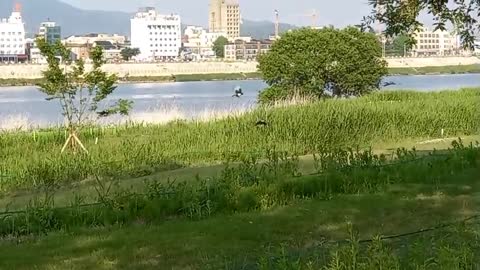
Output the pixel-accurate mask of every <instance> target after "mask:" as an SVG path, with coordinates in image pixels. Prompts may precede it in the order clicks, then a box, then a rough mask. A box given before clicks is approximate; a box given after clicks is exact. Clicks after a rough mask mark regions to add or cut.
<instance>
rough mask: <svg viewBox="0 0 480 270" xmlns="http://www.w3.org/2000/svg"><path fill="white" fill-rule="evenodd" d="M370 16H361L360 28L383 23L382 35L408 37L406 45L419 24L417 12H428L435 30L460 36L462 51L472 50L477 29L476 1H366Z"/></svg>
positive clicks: (478, 11) (478, 7)
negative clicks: (370, 10)
mask: <svg viewBox="0 0 480 270" xmlns="http://www.w3.org/2000/svg"><path fill="white" fill-rule="evenodd" d="M368 1H369V4H370V5H371V6H372V14H370V15H369V16H366V17H364V20H363V23H362V24H361V26H362V28H363V29H366V28H371V27H372V24H373V23H381V24H385V25H386V28H385V31H384V32H385V34H386V35H387V36H390V37H392V36H395V35H398V34H401V33H404V34H408V35H409V37H410V39H409V41H408V42H409V43H410V44H413V43H415V40H414V39H413V38H412V36H413V34H414V33H415V31H417V30H418V29H419V27H421V26H422V25H423V23H422V22H421V21H420V19H419V15H420V14H421V13H428V14H429V15H430V16H431V17H432V18H433V22H434V27H435V29H440V30H446V29H447V28H449V27H451V28H453V29H454V30H455V31H457V33H458V34H459V35H460V37H461V39H462V41H463V42H462V43H463V45H464V47H465V48H472V47H473V45H474V39H475V35H476V34H477V33H478V32H479V30H480V24H479V21H478V20H479V18H480V0H454V1H452V0H450V1H449V0H368Z"/></svg>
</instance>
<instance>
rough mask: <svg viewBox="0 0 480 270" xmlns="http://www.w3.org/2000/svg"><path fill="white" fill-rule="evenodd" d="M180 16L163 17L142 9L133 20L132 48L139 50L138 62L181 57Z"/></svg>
mask: <svg viewBox="0 0 480 270" xmlns="http://www.w3.org/2000/svg"><path fill="white" fill-rule="evenodd" d="M181 27H182V26H181V19H180V16H179V15H174V14H171V15H162V14H159V13H157V11H156V10H155V8H152V7H147V8H141V9H140V10H139V11H138V12H137V13H136V14H135V15H134V16H133V18H132V19H131V35H132V36H131V47H132V48H139V49H140V54H139V55H138V56H136V57H135V59H136V60H137V61H152V60H153V61H155V60H162V61H171V60H174V59H176V58H178V57H179V56H180V48H181V47H182V28H181Z"/></svg>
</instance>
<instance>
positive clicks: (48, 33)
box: [27, 21, 62, 64]
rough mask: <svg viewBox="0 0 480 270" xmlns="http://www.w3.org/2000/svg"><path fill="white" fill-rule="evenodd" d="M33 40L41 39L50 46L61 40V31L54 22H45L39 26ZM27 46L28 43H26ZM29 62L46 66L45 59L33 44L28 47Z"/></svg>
mask: <svg viewBox="0 0 480 270" xmlns="http://www.w3.org/2000/svg"><path fill="white" fill-rule="evenodd" d="M35 38H43V39H45V41H47V42H48V43H50V44H53V43H55V42H57V41H61V40H62V30H61V27H60V26H59V25H57V24H56V23H55V22H51V21H47V22H42V23H41V24H40V28H39V30H38V34H37V35H36V36H35ZM27 44H28V43H27ZM28 49H29V52H28V55H29V61H30V62H31V63H34V64H46V63H47V59H45V57H43V56H42V54H41V53H40V49H38V48H37V46H36V44H35V42H33V43H32V44H31V45H30V46H28Z"/></svg>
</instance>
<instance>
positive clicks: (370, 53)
mask: <svg viewBox="0 0 480 270" xmlns="http://www.w3.org/2000/svg"><path fill="white" fill-rule="evenodd" d="M381 56H382V49H381V47H380V44H379V41H378V39H377V38H376V36H375V35H374V34H370V33H363V32H361V31H360V30H358V29H357V28H353V27H349V28H346V29H343V30H337V29H334V28H323V29H321V30H315V29H309V28H304V29H300V30H294V31H291V32H288V33H286V34H284V35H283V36H282V38H281V39H279V40H277V41H276V42H275V43H274V44H273V45H272V48H271V50H270V51H269V52H268V53H266V54H263V55H260V57H259V69H260V71H261V73H262V75H263V78H264V80H265V81H266V83H267V84H268V85H269V86H270V87H269V88H267V89H266V90H265V91H263V92H262V93H261V94H260V100H261V101H264V102H269V101H272V100H275V99H282V98H288V97H292V96H302V97H305V96H310V97H324V96H327V95H333V96H344V95H347V96H351V95H355V96H358V95H363V94H366V93H369V92H370V91H372V90H374V89H378V88H379V85H380V82H381V79H382V77H383V76H385V75H386V74H387V68H386V62H385V61H384V60H383V59H381Z"/></svg>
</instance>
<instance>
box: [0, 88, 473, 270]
mask: <svg viewBox="0 0 480 270" xmlns="http://www.w3.org/2000/svg"><path fill="white" fill-rule="evenodd" d="M479 104H480V90H478V89H466V90H462V91H444V92H438V93H418V92H405V91H398V92H382V93H375V94H371V95H368V96H365V97H362V98H356V99H350V100H322V101H318V102H313V103H301V104H297V105H285V104H283V105H282V104H280V105H278V106H274V107H260V108H257V109H255V110H253V111H251V112H245V113H242V114H239V115H232V116H229V117H226V118H222V119H218V120H212V121H207V122H205V121H177V122H172V123H169V124H166V125H143V124H138V123H135V124H134V123H131V124H125V125H119V126H111V127H86V128H84V129H83V130H82V132H81V133H80V138H81V139H82V141H84V143H85V145H86V146H87V148H88V150H89V151H90V153H89V154H88V155H85V154H81V153H77V154H73V153H68V154H63V155H61V154H60V149H61V146H62V144H63V142H64V140H65V136H66V134H65V133H64V131H62V130H61V129H59V128H51V129H44V130H34V131H28V132H27V131H11V132H3V133H0V250H1V252H0V269H272V270H273V269H292V270H300V269H325V270H340V269H345V270H347V269H365V270H367V269H415V270H418V269H428V270H430V269H432V270H433V269H445V270H447V269H449V270H450V269H458V270H460V269H462V270H465V269H477V268H479V267H480V265H479V263H478V262H479V261H480V246H479V243H480V226H479V222H480V216H479V215H480V211H479V209H480V197H479V194H480V182H479V181H478V180H479V178H478V175H479V170H480V151H479V148H478V147H479V144H478V141H479V140H480V118H479V115H480V111H479V110H480V109H479V108H480V107H479ZM259 120H262V121H265V122H266V123H267V124H266V125H261V126H259V125H256V123H257V121H259ZM458 137H461V138H462V139H455V138H458ZM407 148H409V149H412V150H408V149H407ZM447 148H448V149H447ZM381 236H386V238H388V239H383V238H382V237H381Z"/></svg>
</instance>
